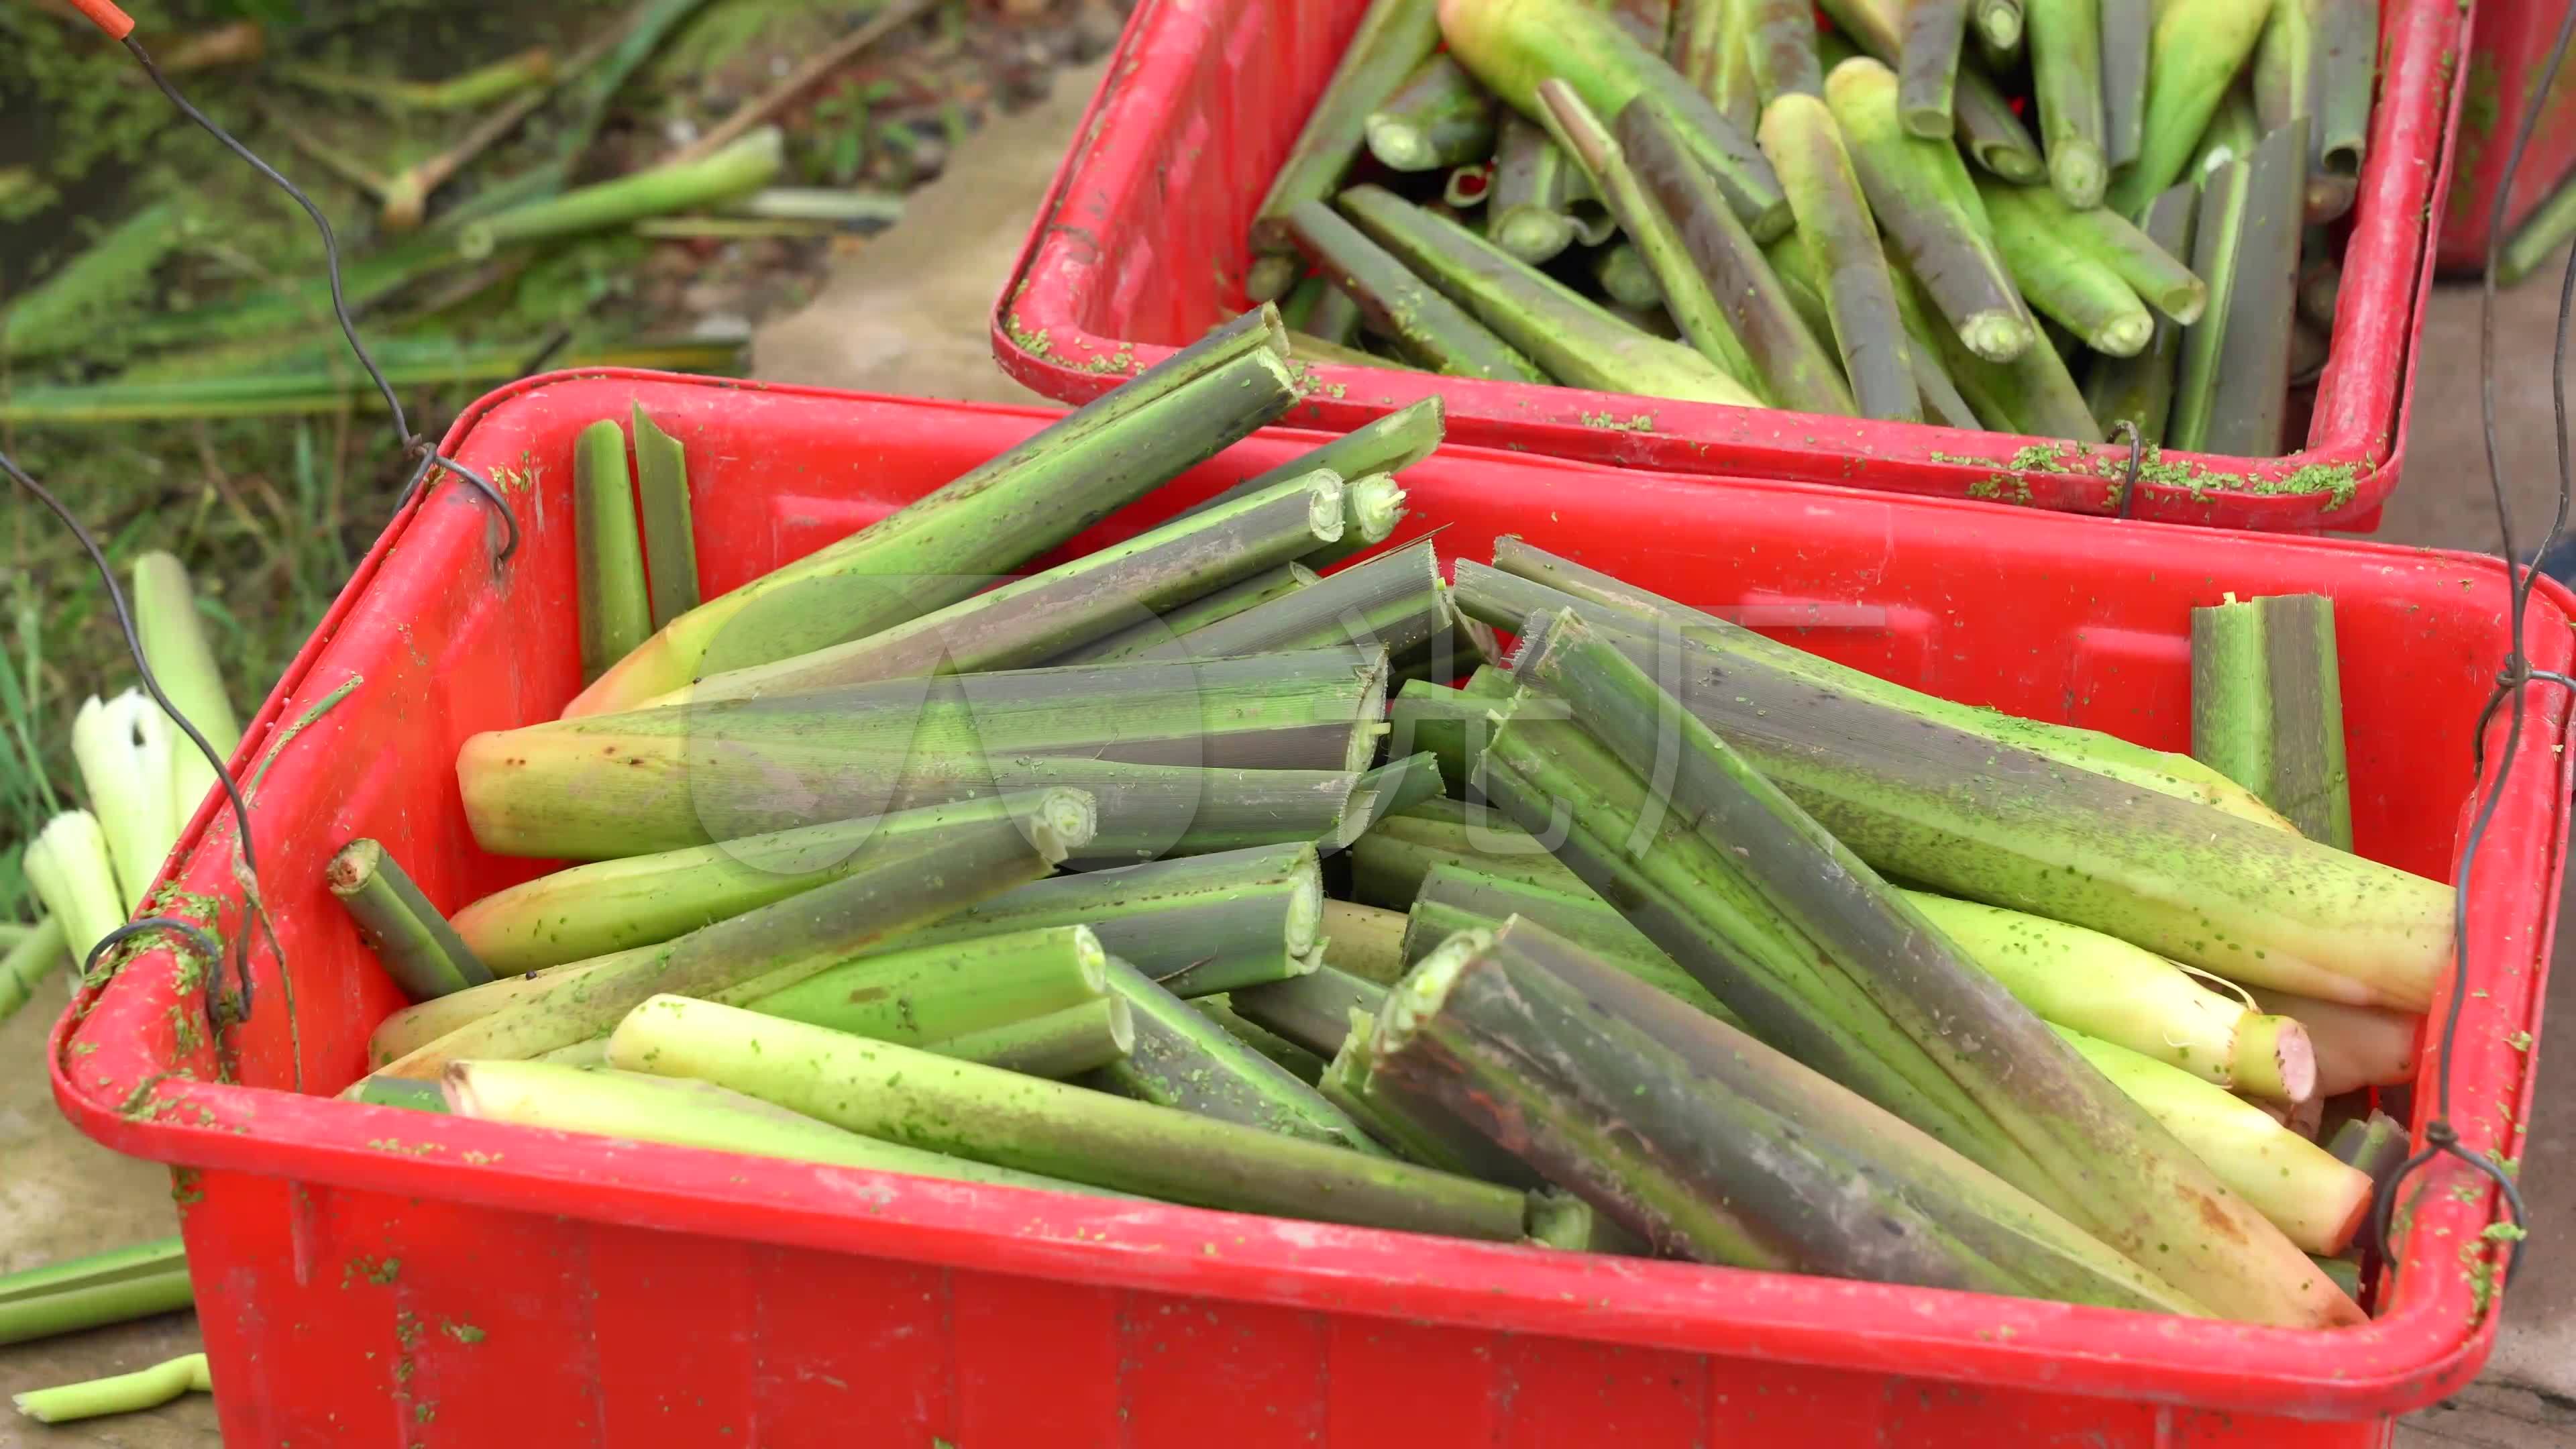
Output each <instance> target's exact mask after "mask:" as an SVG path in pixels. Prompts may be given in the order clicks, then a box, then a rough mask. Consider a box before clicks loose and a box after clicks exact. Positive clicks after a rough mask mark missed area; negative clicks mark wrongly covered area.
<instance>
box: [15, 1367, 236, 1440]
mask: <svg viewBox="0 0 2576 1449" xmlns="http://www.w3.org/2000/svg"><path fill="white" fill-rule="evenodd" d="M214 1391H215V1381H214V1380H213V1379H212V1378H211V1377H209V1376H208V1375H207V1373H206V1356H205V1355H204V1354H202V1353H192V1354H185V1355H182V1356H181V1357H178V1358H174V1359H171V1360H169V1361H168V1362H166V1363H158V1364H154V1365H153V1366H152V1367H150V1368H147V1369H137V1370H135V1371H134V1372H133V1373H130V1374H117V1375H115V1376H113V1377H110V1378H103V1379H93V1380H91V1381H89V1382H88V1383H80V1384H65V1385H63V1386H62V1387H60V1388H52V1389H30V1390H28V1391H27V1392H25V1393H22V1394H18V1395H16V1396H14V1398H13V1399H12V1402H13V1403H15V1404H16V1405H17V1409H18V1412H19V1413H21V1414H24V1415H26V1416H27V1417H28V1418H30V1419H33V1420H35V1421H36V1422H37V1423H39V1424H69V1423H74V1422H77V1421H79V1420H82V1419H96V1418H101V1417H104V1416H106V1415H109V1414H139V1413H141V1412H143V1411H144V1410H146V1409H157V1408H159V1407H161V1406H162V1405H163V1404H166V1403H169V1402H170V1401H171V1400H173V1399H176V1398H178V1397H179V1396H180V1395H182V1394H187V1393H191V1392H193V1393H200V1394H210V1393H213V1392H214Z"/></svg>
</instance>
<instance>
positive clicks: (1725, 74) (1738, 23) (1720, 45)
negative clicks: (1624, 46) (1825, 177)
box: [1666, 0, 1762, 132]
mask: <svg viewBox="0 0 2576 1449" xmlns="http://www.w3.org/2000/svg"><path fill="white" fill-rule="evenodd" d="M1750 3H1751V0H1680V4H1679V5H1678V6H1676V7H1675V11H1674V15H1673V26H1672V33H1671V36H1670V38H1669V41H1668V44H1667V47H1666V52H1667V54H1668V55H1669V56H1670V57H1671V59H1672V63H1673V69H1674V70H1677V71H1679V72H1681V76H1682V79H1683V80H1685V81H1687V82H1689V83H1690V87H1691V89H1693V90H1695V91H1698V92H1699V93H1700V94H1701V95H1703V96H1706V97H1708V100H1709V104H1710V105H1711V106H1713V107H1715V108H1716V110H1717V113H1718V114H1719V115H1721V116H1724V117H1725V118H1726V119H1727V121H1728V122H1729V123H1730V124H1732V125H1733V126H1735V128H1736V129H1738V130H1740V131H1746V132H1750V131H1751V130H1752V129H1753V126H1754V122H1755V120H1756V119H1757V118H1758V117H1759V116H1760V115H1761V111H1762V96H1761V93H1760V91H1759V89H1758V87H1757V86H1756V84H1755V81H1754V78H1753V48H1752V47H1751V46H1750V45H1747V44H1746V43H1745V36H1744V30H1745V24H1746V20H1747V16H1748V14H1749V8H1748V7H1749V5H1750Z"/></svg>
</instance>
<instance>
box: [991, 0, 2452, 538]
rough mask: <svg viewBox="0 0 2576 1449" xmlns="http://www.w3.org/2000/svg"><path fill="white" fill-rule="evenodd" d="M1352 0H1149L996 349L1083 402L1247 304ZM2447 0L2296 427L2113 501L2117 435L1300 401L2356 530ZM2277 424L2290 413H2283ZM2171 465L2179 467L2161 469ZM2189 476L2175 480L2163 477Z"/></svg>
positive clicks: (1731, 466)
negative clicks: (2255, 453)
mask: <svg viewBox="0 0 2576 1449" xmlns="http://www.w3.org/2000/svg"><path fill="white" fill-rule="evenodd" d="M1366 8H1367V0H1295V3H1293V4H1291V3H1287V0H1143V3H1141V4H1140V5H1139V6H1138V7H1137V9H1136V12H1135V14H1134V15H1133V16H1132V17H1131V18H1130V19H1129V21H1128V25H1127V32H1126V37H1125V39H1124V41H1123V42H1122V44H1121V46H1120V49H1119V52H1118V55H1117V58H1116V59H1115V61H1114V62H1113V63H1112V64H1111V66H1110V69H1109V74H1108V77H1107V78H1106V79H1105V80H1104V81H1103V82H1102V83H1101V88H1100V90H1099V92H1098V93H1097V94H1096V95H1095V96H1094V97H1093V98H1092V103H1091V109H1090V112H1089V114H1088V115H1087V116H1086V117H1085V118H1084V121H1083V124H1082V126H1081V128H1080V129H1079V130H1078V131H1077V132H1076V136H1077V139H1076V141H1075V143H1074V147H1073V149H1072V151H1071V152H1070V154H1069V155H1068V156H1067V158H1066V160H1065V162H1064V165H1063V167H1062V169H1061V170H1060V171H1059V172H1058V173H1057V176H1056V182H1055V187H1054V189H1053V191H1052V192H1051V193H1050V195H1049V197H1048V200H1047V203H1046V205H1045V206H1044V207H1043V208H1041V209H1040V211H1039V213H1038V217H1037V221H1036V224H1035V226H1034V227H1033V229H1032V230H1031V232H1030V234H1029V241H1028V244H1027V245H1026V246H1025V247H1024V248H1023V249H1022V252H1021V255H1020V262H1019V265H1018V267H1017V268H1016V269H1015V271H1014V274H1013V281H1012V282H1011V284H1010V286H1009V287H1008V288H1007V289H1005V291H1004V292H1003V294H1002V297H1001V299H1000V301H999V303H998V305H997V306H996V308H995V314H994V318H993V355H994V356H995V358H997V359H998V360H999V361H1000V362H1001V364H1002V367H1003V369H1004V370H1005V371H1007V372H1009V373H1010V374H1011V376H1013V377H1015V378H1017V379H1019V380H1020V381H1021V382H1022V383H1024V384H1026V385H1027V386H1029V387H1031V388H1034V389H1036V390H1037V391H1038V392H1040V393H1043V394H1045V395H1046V396H1048V397H1052V398H1057V399H1060V400H1063V401H1066V402H1081V401H1087V400H1089V399H1091V398H1093V397H1096V396H1098V395H1099V394H1100V393H1102V392H1104V391H1106V390H1108V389H1109V388H1110V387H1112V386H1114V385H1116V383H1117V382H1118V381H1119V379H1120V378H1121V377H1122V376H1124V375H1125V374H1126V373H1127V372H1129V371H1130V370H1134V369H1142V368H1144V367H1148V366H1150V365H1152V364H1153V363H1155V362H1157V361H1160V360H1161V359H1162V358H1164V357H1166V356H1168V355H1169V354H1170V353H1171V352H1172V351H1173V350H1174V348H1175V347H1176V346H1177V345H1180V344H1184V343H1187V342H1189V341H1191V340H1193V339H1195V338H1196V337H1197V336H1199V334H1201V333H1202V332H1204V331H1206V330H1207V328H1209V327H1210V326H1212V325H1214V324H1215V323H1217V322H1218V321H1221V320H1223V319H1224V318H1226V317H1228V316H1232V315H1234V314H1235V313H1237V312H1239V311H1241V310H1242V309H1243V307H1244V306H1245V305H1246V303H1245V300H1244V295H1243V279H1242V270H1243V267H1244V265H1245V263H1246V261H1247V253H1246V248H1245V233H1246V230H1247V229H1248V228H1249V227H1250V225H1251V221H1252V214H1253V212H1254V210H1255V209H1257V208H1258V207H1259V206H1260V204H1261V197H1262V195H1263V193H1264V192H1265V191H1266V190H1267V189H1268V188H1269V185H1270V179H1271V176H1272V174H1273V173H1274V172H1276V171H1277V169H1278V167H1279V163H1280V161H1281V159H1282V158H1283V157H1284V156H1285V155H1286V154H1287V150H1288V147H1289V145H1290V143H1291V142H1293V141H1294V140H1295V139H1296V135H1297V131H1298V129H1299V127H1301V126H1302V125H1303V124H1304V123H1305V119H1306V115H1307V113H1308V112H1309V111H1310V110H1311V109H1312V108H1313V106H1314V103H1315V100H1316V97H1317V96H1318V95H1319V94H1320V93H1321V92H1322V90H1323V87H1324V83H1325V81H1326V79H1327V78H1328V77H1329V76H1330V75H1331V73H1332V68H1333V65H1334V63H1335V61H1336V60H1337V58H1338V57H1339V56H1340V55H1341V52H1342V46H1343V43H1344V42H1345V40H1347V38H1348V37H1349V34H1350V31H1351V29H1352V28H1353V27H1354V26H1355V25H1357V24H1358V21H1359V17H1360V14H1361V12H1362V11H1364V10H1365V9H1366ZM2467 23H2468V16H2467V14H2466V13H2465V6H2464V5H2463V4H2462V3H2461V0H2388V3H2387V4H2386V6H2385V7H2384V11H2383V21H2382V24H2383V38H2382V50H2383V57H2384V59H2383V66H2382V72H2383V74H2382V84H2381V89H2380V101H2379V105H2378V107H2377V109H2376V111H2375V112H2374V114H2373V116H2372V118H2371V142H2370V153H2369V158H2368V161H2367V163H2366V165H2365V166H2364V168H2363V171H2362V190H2361V198H2360V201H2359V203H2358V204H2357V205H2356V207H2355V209H2354V211H2353V213H2352V216H2351V217H2350V218H2349V219H2348V221H2346V222H2343V223H2338V227H2339V228H2342V229H2344V230H2346V231H2348V233H2349V236H2348V244H2347V247H2346V250H2345V252H2344V274H2343V292H2342V300H2341V302H2340V303H2339V304H2338V308H2337V313H2336V317H2335V335H2334V345H2333V349H2332V351H2331V353H2330V354H2329V357H2328V360H2327V363H2326V369H2325V373H2324V376H2323V378H2322V379H2321V380H2320V382H2319V384H2318V386H2317V389H2316V396H2315V399H2314V403H2313V406H2312V408H2311V409H2310V412H2309V420H2308V425H2307V427H2308V431H2307V445H2306V447H2305V448H2304V449H2302V450H2301V451H2299V452H2296V453H2293V454H2289V455H2287V456H2284V457H2279V458H2259V459H2257V458H2230V457H2224V456H2219V455H2214V454H2199V453H2181V452H2173V453H2167V454H2165V455H2164V457H2163V460H2162V461H2163V463H2164V464H2165V465H2166V468H2160V469H2158V470H2156V476H2157V477H2161V478H2163V479H2165V480H2166V481H2154V480H2153V479H2142V480H2141V481H2140V483H2139V486H2138V487H2137V488H2136V489H2135V490H2134V494H2135V496H2134V497H2130V498H2125V499H2124V498H2123V497H2122V491H2123V490H2122V488H2121V486H2120V482H2121V480H2122V479H2124V478H2125V477H2126V473H2127V463H2128V449H2127V448H2126V447H2125V446H2121V447H2109V446H2096V447H2089V448H2088V447H2078V446H2077V445H2075V444H2072V443H2064V442H2061V441H2059V440H2056V439H2043V438H2033V437H2026V436H2020V435H2015V434H2002V433H1987V432H1970V431H1964V430H1961V429H1956V428H1940V427H1928V426H1922V425H1916V424H1906V423H1877V422H1867V421H1863V420H1860V419H1855V418H1840V417H1825V416H1819V415H1816V414H1813V413H1793V412H1786V411H1765V410H1761V409H1747V408H1733V407H1724V406H1719V405H1715V404H1709V403H1684V402H1673V401H1669V400H1665V399H1660V398H1645V397H1639V396H1636V395H1633V394H1622V393H1602V392H1591V391H1585V390H1581V389H1574V388H1559V387H1542V386H1535V385H1531V384H1527V383H1507V382H1486V381H1480V380H1472V379H1464V378H1453V377H1434V376H1429V375H1426V374H1420V373H1411V372H1402V371H1396V370H1393V369H1387V368H1368V367H1346V366H1339V365H1325V366H1318V367H1315V368H1313V369H1311V371H1312V374H1313V378H1314V382H1313V385H1312V387H1311V388H1310V389H1309V391H1308V394H1307V397H1306V401H1305V404H1304V406H1303V409H1302V410H1301V411H1300V413H1299V414H1298V419H1299V421H1311V422H1314V423H1316V424H1319V425H1321V426H1323V427H1326V428H1331V429H1334V430H1346V429H1349V428H1352V427H1356V426H1358V425H1359V424H1361V423H1364V422H1366V421H1368V420H1369V419H1371V418H1373V417H1377V416H1379V415H1381V414H1383V413H1385V412H1386V411H1388V410H1390V409H1392V408H1396V407H1400V406H1402V405H1404V404H1406V403H1410V402H1413V401H1416V400H1417V399H1420V398H1422V397H1425V396H1427V395H1429V394H1431V393H1435V392H1436V393H1440V394H1442V395H1444V396H1445V397H1446V398H1447V399H1448V408H1449V435H1450V436H1451V437H1452V438H1454V439H1456V440H1458V441H1459V442H1463V443H1477V444H1485V445H1491V446H1497V447H1506V448H1512V449H1515V450H1521V451H1527V452H1533V453H1546V454H1551V455H1554V456H1558V457H1566V458H1581V459H1589V460H1592V461H1597V462H1605V463H1616V464H1622V465H1626V466H1632V467H1639V468H1652V469H1657V470H1660V471H1665V472H1674V473H1694V474H1696V473H1709V474H1718V475H1722V476H1735V477H1763V478H1789V479H1797V480H1801V481H1808V482H1819V483H1839V484H1847V485H1852V486H1857V487H1862V488H1873V489H1882V490H1885V491H1888V492H1895V493H1922V494H1932V495H1936V496H1943V497H1965V498H1981V499H1991V500H1999V501H2002V502H2007V503H2017V504H2026V505H2029V506H2031V507H2036V508H2045V509H2055V510H2060V511H2064V512H2070V513H2094V514H2121V513H2125V514H2127V515H2129V516H2134V517H2140V518H2152V519H2162V520H2172V521H2179V522H2190V523H2204V524H2213V525H2218V526H2223V527H2231V528H2255V529H2272V530H2292V531H2313V530H2317V529H2320V528H2327V527H2331V528H2335V529H2339V530H2347V531H2355V532H2367V531H2369V530H2370V529H2373V528H2375V527H2377V526H2378V520H2379V508H2380V505H2381V504H2382V503H2383V502H2384V501H2385V500H2386V499H2387V497H2388V494H2389V493H2390V491H2391V490H2393V489H2394V488H2395V487H2396V486H2397V478H2398V472H2399V467H2400V464H2401V463H2402V461H2403V459H2404V454H2405V437H2406V429H2405V421H2406V409H2407V405H2408V403H2409V400H2410V399H2411V398H2412V396H2413V393H2414V368H2415V356H2416V354H2415V343H2416V337H2417V334H2418V332H2419V331H2420V330H2421V314H2422V308H2423V304H2424V300H2425V296H2426V293H2427V290H2428V289H2429V288H2430V286H2431V283H2432V265H2431V263H2432V258H2431V256H2430V246H2429V244H2428V241H2427V237H2426V231H2427V229H2428V222H2427V218H2428V217H2429V216H2430V214H2431V208H2432V203H2433V201H2434V199H2435V198H2437V197H2439V196H2441V195H2442V187H2443V184H2444V183H2443V180H2442V177H2443V175H2444V168H2445V167H2446V166H2447V165H2448V161H2449V155H2450V148H2449V146H2448V144H2447V141H2448V138H2449V136H2450V134H2451V121H2452V117H2453V112H2454V110H2455V108H2456V105H2457V93H2456V88H2455V87H2454V86H2453V84H2452V79H2453V70H2454V68H2455V67H2456V65H2457V63H2458V60H2459V52H2460V50H2461V48H2462V43H2463V37H2464V36H2465V34H2466V26H2467ZM2294 426H2295V422H2294ZM2167 469H2184V470H2188V471H2187V472H2180V473H2177V472H2169V471H2167ZM2183 479H2188V480H2189V481H2187V482H2186V481H2181V480H2183Z"/></svg>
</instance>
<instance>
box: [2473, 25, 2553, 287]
mask: <svg viewBox="0 0 2576 1449" xmlns="http://www.w3.org/2000/svg"><path fill="white" fill-rule="evenodd" d="M2566 14H2567V6H2566V3H2565V0H2558V3H2554V4H2553V3H2551V0H2477V19H2476V23H2475V29H2474V33H2473V35H2472V38H2471V41H2470V45H2469V55H2468V62H2467V65H2466V67H2465V69H2464V72H2463V76H2462V79H2461V81H2460V137H2459V140H2458V142H2457V143H2456V150H2457V151H2458V153H2459V154H2458V159H2457V160H2456V161H2454V162H2453V164H2452V168H2451V186H2450V191H2449V192H2448V194H2447V195H2446V196H2445V198H2444V200H2443V204H2442V241H2441V250H2440V261H2441V265H2442V268H2443V270H2445V271H2454V272H2469V273H2475V272H2479V271H2483V270H2485V268H2486V264H2487V235H2488V232H2489V230H2490V228H2489V226H2488V223H2489V221H2490V220H2492V218H2493V215H2494V208H2495V197H2496V192H2497V190H2498V189H2499V188H2501V187H2503V186H2504V185H2505V181H2506V178H2505V163H2506V162H2507V161H2509V160H2510V159H2511V158H2512V153H2513V136H2514V131H2515V130H2516V129H2517V128H2519V127H2520V126H2521V125H2522V117H2523V112H2525V111H2526V110H2528V109H2530V106H2531V97H2532V92H2533V91H2534V90H2535V89H2537V88H2538V86H2539V84H2540V81H2541V76H2540V74H2539V71H2540V68H2541V67H2542V66H2543V65H2545V64H2546V63H2547V62H2548V60H2549V48H2550V47H2551V46H2552V45H2554V44H2556V43H2557V40H2558V26H2559V22H2560V21H2561V20H2562V19H2564V18H2565V16H2566ZM2571 175H2576V57H2571V58H2570V59H2569V62H2568V64H2567V65H2566V66H2565V67H2564V68H2563V69H2561V70H2560V71H2559V74H2558V80H2557V82H2556V84H2554V85H2552V86H2551V87H2550V88H2549V93H2548V99H2547V101H2546V102H2544V103H2543V105H2542V108H2541V112H2540V124H2539V125H2538V126H2536V127H2534V128H2533V130H2532V133H2531V146H2530V148H2529V149H2528V150H2526V151H2525V152H2524V153H2523V162H2522V169H2521V170H2520V171H2519V172H2517V173H2516V174H2515V176H2514V178H2513V194H2512V195H2511V196H2510V197H2509V198H2508V199H2507V200H2506V202H2505V221H2504V224H2505V235H2506V236H2508V237H2510V236H2511V235H2513V229H2514V228H2515V227H2517V226H2519V225H2521V224H2522V220H2523V218H2524V217H2526V216H2528V215H2530V214H2531V211H2532V208H2534V207H2536V206H2538V205H2540V203H2541V202H2542V201H2543V200H2545V199H2547V198H2548V196H2549V193H2550V192H2551V191H2552V190H2554V189H2556V188H2557V186H2558V185H2559V183H2560V182H2561V181H2563V180H2565V179H2566V178H2568V177H2569V176H2571Z"/></svg>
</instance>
